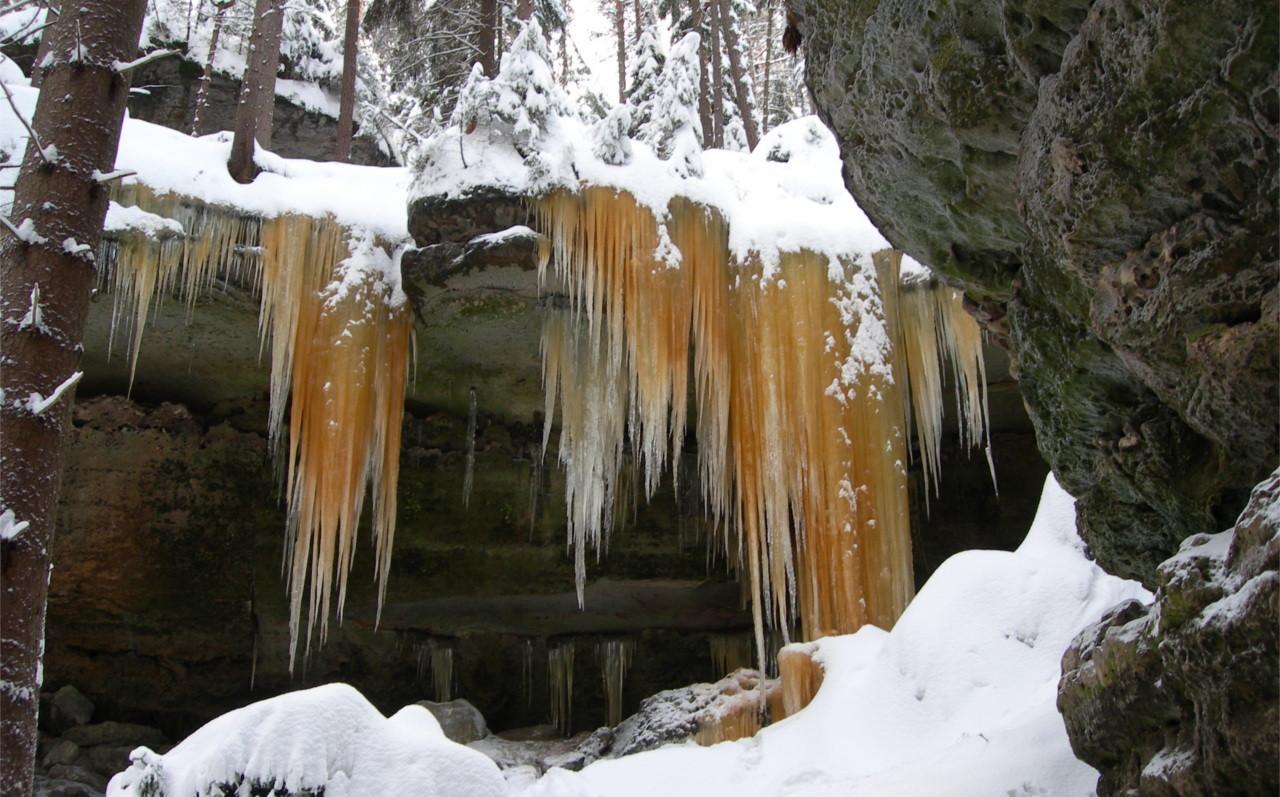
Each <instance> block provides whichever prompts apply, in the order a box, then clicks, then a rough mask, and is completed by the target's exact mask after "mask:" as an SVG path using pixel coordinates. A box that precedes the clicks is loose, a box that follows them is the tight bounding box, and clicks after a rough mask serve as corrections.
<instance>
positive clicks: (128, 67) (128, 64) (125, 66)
mask: <svg viewBox="0 0 1280 797" xmlns="http://www.w3.org/2000/svg"><path fill="white" fill-rule="evenodd" d="M177 54H178V51H177V50H154V51H152V52H149V53H147V54H146V55H144V56H142V57H141V58H135V59H133V60H132V61H116V62H115V63H113V64H112V65H111V67H112V68H113V69H115V70H116V71H117V72H119V73H120V74H122V75H127V74H129V73H130V72H132V71H133V70H135V69H137V68H138V67H142V66H146V65H147V64H149V63H151V62H152V61H159V60H160V59H161V58H168V57H169V56H171V55H177Z"/></svg>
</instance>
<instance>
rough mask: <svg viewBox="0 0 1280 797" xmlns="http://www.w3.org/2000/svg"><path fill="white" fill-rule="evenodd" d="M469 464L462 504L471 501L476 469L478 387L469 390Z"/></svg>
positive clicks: (463, 486)
mask: <svg viewBox="0 0 1280 797" xmlns="http://www.w3.org/2000/svg"><path fill="white" fill-rule="evenodd" d="M466 462H467V465H466V470H465V472H464V473H463V476H462V505H463V506H464V507H466V506H468V505H469V504H470V503H471V487H472V485H473V483H474V479H475V470H476V389H475V388H474V387H473V388H471V389H469V390H468V391H467V460H466Z"/></svg>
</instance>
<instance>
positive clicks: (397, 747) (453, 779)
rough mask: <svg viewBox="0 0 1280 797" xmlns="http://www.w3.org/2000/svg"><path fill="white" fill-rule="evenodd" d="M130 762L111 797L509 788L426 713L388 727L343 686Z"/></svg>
mask: <svg viewBox="0 0 1280 797" xmlns="http://www.w3.org/2000/svg"><path fill="white" fill-rule="evenodd" d="M132 760H133V762H134V763H133V765H132V766H131V767H130V768H129V769H127V770H125V771H124V772H122V773H120V774H118V775H116V776H115V777H114V778H112V779H111V782H110V784H108V786H107V795H108V797H143V796H144V795H146V794H155V793H159V794H162V795H165V797H204V795H207V794H221V793H222V792H221V791H218V790H216V789H215V788H214V787H215V786H217V785H227V784H230V785H233V786H234V785H236V784H239V783H241V782H245V783H250V784H265V785H267V786H269V787H271V788H274V789H276V791H277V793H285V792H288V793H297V792H300V791H303V790H312V791H314V790H316V789H320V788H323V790H324V794H325V795H326V797H365V796H366V795H386V796H387V797H437V796H438V797H499V796H500V795H502V794H503V793H504V789H505V786H504V779H503V777H502V775H501V774H500V773H499V771H498V768H497V767H496V766H495V765H494V764H493V762H491V761H490V760H489V759H487V758H485V757H484V756H483V755H481V754H480V753H478V752H476V751H474V750H470V749H468V748H466V747H464V746H462V745H460V744H456V743H454V742H451V741H449V740H448V739H447V738H445V736H444V733H443V731H441V730H440V723H438V722H437V721H436V719H435V718H434V717H433V716H431V713H430V712H429V711H427V710H426V709H425V708H423V707H422V706H417V705H412V706H406V707H405V708H403V709H401V710H400V711H398V712H397V713H396V714H395V715H394V716H392V717H391V718H390V719H388V718H386V717H384V716H382V714H380V713H379V712H378V710H377V709H375V708H374V707H373V706H372V705H370V704H369V702H368V701H367V700H365V699H364V697H362V696H361V695H360V693H359V692H357V691H356V690H355V689H353V688H352V687H350V686H347V685H346V684H328V685H325V686H319V687H316V688H314V689H307V690H303V691H298V692H290V693H288V694H284V695H280V696H279V697H274V698H271V699H269V700H263V701H261V702H258V703H254V704H253V705H251V706H246V707H245V708H242V709H238V710H236V711H232V712H230V713H228V714H224V715H222V716H221V717H218V718H217V719H215V720H213V721H212V722H210V723H208V724H207V725H205V726H204V727H202V728H201V729H200V730H198V731H196V732H195V733H193V734H191V736H188V737H187V738H186V740H184V741H183V742H182V743H181V744H179V745H178V746H177V747H175V748H173V749H172V750H170V751H169V752H168V753H166V754H165V755H163V756H160V755H156V754H155V753H153V752H151V751H150V750H148V749H147V748H145V747H140V748H138V749H137V750H135V751H134V752H133V754H132ZM149 784H151V785H156V786H159V787H160V789H161V790H160V791H159V792H151V791H148V789H149V788H151V785H149ZM231 793H236V792H235V791H234V789H233V790H232V792H231ZM245 793H247V791H246V792H245Z"/></svg>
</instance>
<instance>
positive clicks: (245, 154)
mask: <svg viewBox="0 0 1280 797" xmlns="http://www.w3.org/2000/svg"><path fill="white" fill-rule="evenodd" d="M283 24H284V0H257V2H256V3H255V4H254V10H253V36H252V38H251V39H250V41H249V54H248V56H247V58H246V61H247V64H248V66H247V68H246V69H245V71H244V81H243V82H242V83H241V85H240V103H239V105H238V106H237V107H236V130H235V138H234V139H233V140H232V142H231V160H230V161H229V162H228V164H227V168H228V169H229V170H230V172H231V176H232V178H234V179H235V180H236V181H237V182H241V183H248V182H252V181H253V178H254V174H255V167H254V164H253V153H254V142H255V141H256V142H257V143H258V145H259V146H262V147H264V148H265V147H267V146H269V145H270V143H271V116H272V114H273V113H274V111H275V103H276V72H277V71H278V70H279V68H280V32H281V29H282V26H283ZM264 122H265V124H264Z"/></svg>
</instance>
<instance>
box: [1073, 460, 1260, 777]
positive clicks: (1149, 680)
mask: <svg viewBox="0 0 1280 797" xmlns="http://www.w3.org/2000/svg"><path fill="white" fill-rule="evenodd" d="M1159 573H1160V582H1161V585H1160V588H1159V591H1158V592H1157V594H1156V601H1155V603H1154V604H1153V605H1151V606H1142V605H1141V604H1139V603H1138V602H1136V601H1129V602H1126V603H1124V604H1121V605H1120V606H1117V607H1115V608H1114V609H1112V610H1111V611H1110V612H1108V613H1107V615H1106V616H1105V617H1103V618H1102V620H1101V621H1100V622H1098V623H1097V624H1095V625H1093V626H1091V627H1089V628H1087V629H1085V631H1083V632H1082V633H1081V634H1080V636H1079V637H1077V638H1076V640H1075V642H1073V643H1072V645H1071V647H1070V648H1069V649H1068V650H1067V653H1066V655H1065V656H1064V657H1063V661H1062V668H1063V677H1062V681H1061V683H1060V684H1059V686H1058V707H1059V708H1060V709H1061V711H1062V715H1063V718H1064V719H1065V720H1066V723H1067V730H1068V733H1069V734H1070V735H1071V740H1072V746H1073V748H1074V749H1075V751H1076V754H1077V755H1078V756H1080V757H1081V758H1082V759H1083V760H1085V761H1087V762H1088V763H1090V764H1092V765H1093V766H1095V767H1097V768H1098V769H1099V770H1100V771H1101V772H1102V773H1103V776H1102V779H1101V782H1100V783H1099V793H1101V794H1103V795H1110V794H1132V793H1135V792H1136V793H1138V794H1151V795H1166V794H1167V795H1191V794H1206V795H1208V794H1275V793H1276V791H1277V789H1280V776H1278V773H1277V771H1276V768H1275V766H1274V764H1275V761H1276V760H1277V758H1278V757H1280V708H1278V698H1280V642H1278V637H1280V628H1278V627H1277V625H1276V622H1275V610H1276V604H1277V601H1278V600H1280V473H1277V474H1274V475H1272V476H1271V477H1270V478H1269V479H1267V480H1266V481H1265V482H1263V483H1262V484H1260V485H1258V487H1257V489H1256V490H1255V491H1254V493H1253V497H1252V498H1251V499H1250V502H1249V504H1248V506H1247V507H1246V509H1245V511H1244V514H1242V515H1241V516H1240V519H1239V521H1238V522H1237V523H1236V526H1235V528H1234V529H1231V530H1229V531H1226V532H1223V533H1221V534H1213V535H1208V534H1199V535H1195V536H1193V537H1190V538H1188V539H1187V540H1186V541H1185V542H1184V543H1183V545H1182V549H1181V550H1180V551H1179V552H1178V554H1177V555H1176V556H1174V557H1173V558H1171V559H1169V560H1167V561H1166V562H1164V563H1163V564H1162V565H1161V566H1160V570H1159Z"/></svg>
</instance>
